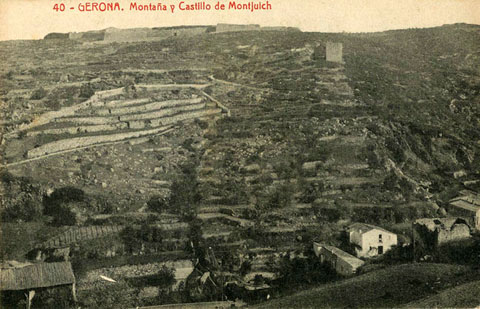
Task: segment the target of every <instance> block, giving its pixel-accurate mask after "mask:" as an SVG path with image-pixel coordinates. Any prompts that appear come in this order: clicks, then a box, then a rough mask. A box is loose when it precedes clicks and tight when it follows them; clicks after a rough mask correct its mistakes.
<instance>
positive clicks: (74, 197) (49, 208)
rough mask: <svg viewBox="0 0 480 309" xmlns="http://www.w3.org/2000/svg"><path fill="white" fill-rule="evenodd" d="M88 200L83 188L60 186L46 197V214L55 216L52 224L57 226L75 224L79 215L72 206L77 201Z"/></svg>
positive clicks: (44, 202) (44, 201)
mask: <svg viewBox="0 0 480 309" xmlns="http://www.w3.org/2000/svg"><path fill="white" fill-rule="evenodd" d="M86 200H87V198H86V196H85V192H84V191H83V190H81V189H78V188H75V187H71V186H67V187H63V188H59V189H56V190H55V191H53V193H52V194H51V195H50V196H49V197H46V198H44V200H43V204H44V214H45V215H49V216H52V217H53V221H52V224H53V225H55V226H61V225H75V224H76V223H77V216H76V214H75V212H73V211H72V208H73V206H74V205H75V204H76V203H83V202H86Z"/></svg>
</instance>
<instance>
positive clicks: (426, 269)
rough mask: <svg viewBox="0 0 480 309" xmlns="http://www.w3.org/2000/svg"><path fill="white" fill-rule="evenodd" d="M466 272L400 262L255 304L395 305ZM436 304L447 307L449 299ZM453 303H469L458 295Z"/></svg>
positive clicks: (461, 279) (420, 305) (454, 283)
mask: <svg viewBox="0 0 480 309" xmlns="http://www.w3.org/2000/svg"><path fill="white" fill-rule="evenodd" d="M469 272H470V271H469V270H468V269H466V268H463V267H460V266H454V265H446V264H405V265H399V266H394V267H392V268H387V269H382V270H379V271H374V272H370V273H368V274H365V275H360V276H357V277H355V278H351V279H346V280H343V281H339V282H335V283H331V284H326V285H324V286H320V287H318V288H314V289H311V290H307V291H303V292H299V293H296V294H294V295H291V296H286V297H283V298H279V299H274V300H272V301H269V302H266V303H263V304H259V305H257V306H255V308H352V307H354V308H395V307H399V306H401V305H403V304H406V303H408V302H411V301H412V300H419V299H422V298H425V297H427V296H430V295H435V294H437V293H439V294H438V295H436V296H435V297H437V296H438V297H440V295H443V293H444V292H442V290H445V289H447V288H449V287H452V286H457V285H459V284H462V283H463V282H464V280H468V277H469ZM467 286H470V287H472V284H466V285H465V288H466V287H467ZM460 287H462V286H460ZM460 287H456V288H454V290H457V289H458V290H459V288H460ZM447 291H448V290H447ZM464 291H466V289H465V290H464ZM428 299H429V298H427V300H428ZM436 299H439V300H440V299H442V298H441V297H440V298H436ZM432 300H433V298H432ZM466 300H467V299H466ZM411 304H412V307H416V308H429V307H434V306H429V304H430V305H433V304H434V302H424V301H418V302H415V303H411ZM452 304H453V303H452ZM437 305H438V306H440V307H449V305H448V303H446V304H443V303H437ZM456 305H457V306H459V307H466V306H468V304H467V303H462V301H461V300H460V299H459V301H458V303H457V304H456ZM455 307H456V306H455Z"/></svg>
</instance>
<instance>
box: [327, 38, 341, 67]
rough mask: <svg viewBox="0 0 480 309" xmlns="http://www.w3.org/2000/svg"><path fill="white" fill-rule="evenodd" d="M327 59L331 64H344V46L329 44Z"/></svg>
mask: <svg viewBox="0 0 480 309" xmlns="http://www.w3.org/2000/svg"><path fill="white" fill-rule="evenodd" d="M325 52H326V59H327V61H330V62H338V63H343V44H342V43H335V42H327V45H326V47H325Z"/></svg>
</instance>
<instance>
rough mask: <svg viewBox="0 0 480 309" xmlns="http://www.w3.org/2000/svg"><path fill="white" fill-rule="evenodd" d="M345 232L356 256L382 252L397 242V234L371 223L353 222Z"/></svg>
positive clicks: (370, 255)
mask: <svg viewBox="0 0 480 309" xmlns="http://www.w3.org/2000/svg"><path fill="white" fill-rule="evenodd" d="M347 233H348V237H349V241H350V243H351V244H353V245H355V253H356V255H357V256H358V257H372V256H376V255H379V254H383V253H385V252H387V251H388V250H390V249H391V248H392V247H393V246H396V245H397V244H398V239H397V234H395V233H392V232H390V231H387V230H386V229H384V228H381V227H379V226H375V225H371V224H366V223H354V224H352V225H350V226H349V227H348V229H347Z"/></svg>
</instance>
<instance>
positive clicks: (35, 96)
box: [30, 87, 47, 100]
mask: <svg viewBox="0 0 480 309" xmlns="http://www.w3.org/2000/svg"><path fill="white" fill-rule="evenodd" d="M46 96H47V91H46V90H45V89H43V87H40V88H38V89H36V90H35V91H34V92H33V93H32V95H31V96H30V100H41V99H43V98H44V97H46Z"/></svg>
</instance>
